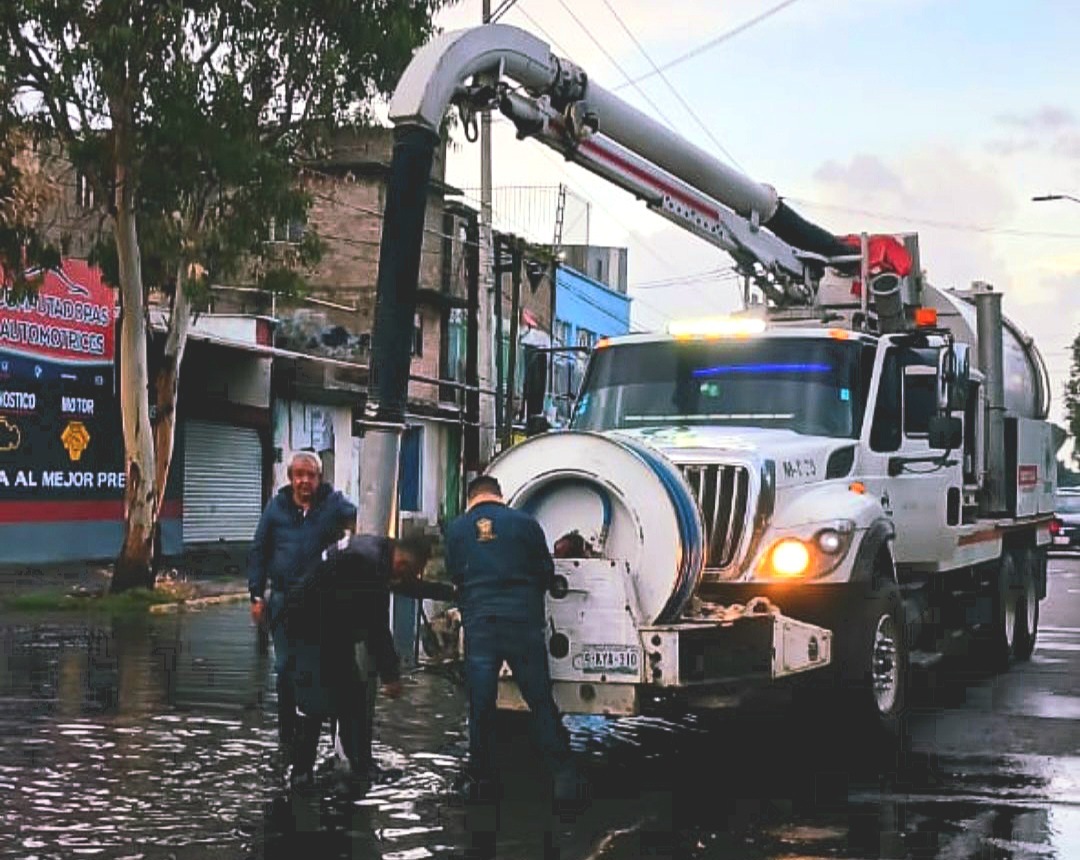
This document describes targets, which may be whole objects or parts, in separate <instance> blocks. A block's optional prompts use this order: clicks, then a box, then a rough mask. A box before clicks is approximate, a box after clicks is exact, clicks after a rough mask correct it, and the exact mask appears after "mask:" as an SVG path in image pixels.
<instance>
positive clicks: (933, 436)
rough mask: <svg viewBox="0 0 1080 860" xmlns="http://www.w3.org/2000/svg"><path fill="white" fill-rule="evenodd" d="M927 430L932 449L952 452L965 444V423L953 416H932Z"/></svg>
mask: <svg viewBox="0 0 1080 860" xmlns="http://www.w3.org/2000/svg"><path fill="white" fill-rule="evenodd" d="M927 430H928V431H929V436H930V440H929V441H930V447H931V448H937V449H941V450H944V451H952V450H955V449H956V448H959V447H960V446H961V445H963V443H964V422H963V421H961V420H960V419H959V418H954V417H952V416H951V415H932V416H931V417H930V423H929V426H928V427H927Z"/></svg>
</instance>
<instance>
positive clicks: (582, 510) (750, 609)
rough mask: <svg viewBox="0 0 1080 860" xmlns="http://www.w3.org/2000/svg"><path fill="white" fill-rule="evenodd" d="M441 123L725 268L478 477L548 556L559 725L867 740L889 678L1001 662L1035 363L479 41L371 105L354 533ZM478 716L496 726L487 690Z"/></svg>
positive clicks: (921, 292)
mask: <svg viewBox="0 0 1080 860" xmlns="http://www.w3.org/2000/svg"><path fill="white" fill-rule="evenodd" d="M451 105H456V106H457V108H458V109H459V110H460V111H461V113H462V120H463V123H464V125H465V126H466V128H469V127H470V126H471V125H472V124H473V123H474V122H475V116H476V114H477V112H478V111H481V110H500V111H501V112H502V113H503V114H504V115H505V116H507V117H508V118H509V119H510V120H511V121H513V122H514V124H515V125H516V127H517V129H518V136H519V137H520V138H533V139H535V140H537V141H539V142H541V143H543V144H545V145H547V146H550V147H552V148H553V149H555V150H557V151H559V152H560V153H562V154H563V155H564V156H565V157H566V158H567V159H569V160H572V161H574V162H575V163H577V164H579V165H581V166H583V167H585V168H586V169H588V170H591V171H593V172H595V173H597V174H598V175H601V176H603V177H605V178H606V179H608V180H609V181H611V182H613V183H614V184H616V185H618V186H619V187H621V188H624V189H626V190H627V191H629V192H631V193H632V194H634V195H635V196H636V197H638V198H639V199H641V200H643V201H644V202H645V204H646V205H647V206H648V207H650V208H651V209H653V210H654V211H656V212H657V213H659V214H660V215H662V216H663V217H666V218H668V219H669V220H671V221H673V222H675V223H677V224H679V225H680V226H682V227H684V228H685V229H688V230H690V231H691V232H692V233H694V234H695V235H697V236H699V237H701V238H702V239H703V240H705V241H707V242H709V243H711V244H713V245H714V246H716V247H718V248H720V249H722V250H723V251H725V252H727V253H728V254H729V255H730V256H731V257H732V259H733V260H734V262H735V265H736V267H737V269H738V271H739V272H740V274H741V275H742V278H743V290H744V304H745V309H744V311H742V312H741V313H738V314H734V315H732V316H730V317H726V318H715V319H710V318H696V319H692V320H687V321H683V322H673V323H672V324H671V325H670V326H669V329H668V331H666V332H663V333H656V334H635V335H628V336H625V337H619V338H613V339H610V340H604V341H601V342H600V343H598V344H597V345H596V348H595V350H594V351H593V354H592V355H591V357H590V360H589V364H588V369H587V371H586V375H585V378H584V381H583V383H582V387H581V389H580V391H579V393H578V396H577V399H576V403H575V407H574V411H573V418H572V422H571V425H570V429H567V430H562V431H553V432H549V433H544V434H541V435H538V436H535V437H533V438H530V439H528V440H526V441H524V442H521V443H519V444H517V445H514V446H513V447H511V448H509V449H507V450H506V451H504V452H502V453H501V454H500V455H499V456H498V457H496V459H495V460H494V461H493V462H492V463H491V464H490V466H489V468H488V471H489V473H490V474H491V475H493V476H495V477H496V478H497V479H498V480H499V481H500V483H501V485H502V487H503V490H504V493H505V495H506V497H507V499H508V502H509V504H511V505H513V506H515V507H520V508H523V509H525V510H527V511H529V512H531V513H532V514H533V515H534V516H535V517H536V518H537V520H538V521H539V522H540V524H541V525H542V526H543V528H544V531H545V533H546V535H547V537H548V539H549V542H550V543H551V544H552V545H553V546H556V547H557V548H558V550H559V551H558V552H557V556H558V557H557V559H556V568H557V574H556V578H555V585H554V586H553V587H552V589H551V593H550V595H549V597H548V600H547V622H548V651H549V655H550V666H551V675H552V679H553V684H554V692H555V697H556V700H557V702H558V704H559V706H560V708H561V709H562V710H563V711H564V712H569V713H581V714H609V715H631V714H637V713H641V712H642V711H644V710H647V709H648V708H649V707H650V706H651V705H652V704H653V703H656V702H657V701H665V702H667V701H671V700H675V701H678V702H681V703H683V704H685V705H687V706H689V707H694V708H723V707H729V706H731V705H732V704H738V703H739V702H741V701H744V700H745V699H746V698H747V697H748V696H750V695H753V694H754V693H755V692H757V691H761V690H763V689H765V690H768V689H778V688H781V689H783V688H792V689H802V688H804V687H808V688H813V689H820V690H824V691H826V693H827V700H828V701H830V702H832V703H834V704H835V706H836V707H837V708H838V709H839V710H840V711H841V712H842V713H844V714H847V715H849V716H851V717H853V718H855V719H856V720H858V721H859V722H860V723H862V724H865V725H867V726H871V727H874V728H875V729H884V730H886V731H888V732H896V731H898V730H899V729H900V727H901V725H902V719H903V715H904V712H905V698H906V692H907V685H908V677H909V670H910V669H911V667H912V666H913V665H929V664H932V663H934V662H935V661H937V660H939V659H940V658H941V657H942V655H946V654H949V653H953V652H956V651H965V652H967V653H968V654H970V655H972V656H975V657H977V658H978V659H979V660H981V661H983V662H984V663H986V664H987V665H989V666H991V667H993V668H994V669H1004V668H1005V667H1007V666H1008V664H1009V663H1010V662H1011V661H1014V660H1026V659H1027V658H1028V657H1030V655H1031V653H1032V650H1033V648H1034V646H1035V639H1036V636H1037V632H1038V621H1039V601H1040V600H1042V599H1043V598H1044V597H1045V595H1046V549H1047V546H1048V544H1049V542H1050V523H1051V521H1052V518H1053V501H1054V490H1055V480H1056V470H1055V459H1054V454H1055V451H1056V449H1057V443H1058V442H1059V441H1060V440H1059V438H1058V436H1057V435H1056V433H1055V430H1054V428H1052V426H1051V425H1050V424H1049V423H1048V422H1047V414H1048V410H1049V396H1050V395H1049V383H1048V376H1047V373H1046V369H1045V366H1044V364H1043V361H1042V359H1041V357H1040V356H1039V353H1038V351H1037V349H1036V348H1035V346H1034V344H1033V342H1032V340H1031V338H1030V337H1028V336H1027V335H1026V334H1025V333H1024V332H1023V331H1022V329H1020V328H1019V327H1018V326H1017V325H1016V324H1015V323H1014V322H1012V321H1010V320H1008V319H1007V318H1006V317H1004V316H1003V315H1002V310H1001V294H1000V293H999V292H996V291H995V290H994V289H993V288H992V287H991V286H990V285H988V284H984V283H979V282H975V283H973V284H972V285H971V287H970V289H965V290H962V291H957V290H946V289H940V288H937V287H935V286H933V285H932V284H931V283H930V282H929V280H928V278H927V276H926V274H925V273H924V270H923V268H922V265H921V261H920V256H919V246H918V237H917V236H915V235H911V234H904V235H873V236H871V235H867V234H853V235H847V236H838V235H834V234H833V233H831V232H829V231H827V230H825V229H823V228H821V227H819V226H817V225H814V224H811V223H810V222H808V221H806V220H805V219H803V218H802V217H800V216H799V215H798V214H797V213H795V212H794V211H792V210H791V209H790V207H788V206H787V204H785V203H784V201H782V200H781V199H780V198H779V196H778V194H777V192H776V191H775V189H773V188H771V187H770V186H768V185H764V184H760V183H757V182H754V181H752V180H750V179H748V178H747V177H745V176H743V175H742V174H741V173H739V172H737V171H735V170H733V169H732V168H730V167H728V166H727V165H725V164H723V163H721V162H720V161H718V160H717V159H715V158H714V157H712V156H711V155H710V154H709V153H706V152H704V151H703V150H701V149H699V148H697V147H696V146H694V145H693V144H691V143H689V142H688V141H686V140H684V139H682V138H680V137H679V136H678V135H676V134H675V133H674V132H672V131H671V130H669V129H667V128H666V127H664V126H662V125H660V124H659V123H657V122H655V121H654V120H652V119H651V118H649V117H647V116H646V115H644V114H642V113H641V112H639V111H637V110H636V109H635V108H633V107H632V106H630V105H628V104H626V103H624V102H622V101H621V100H620V99H619V98H617V97H616V96H614V95H613V94H612V93H610V92H608V91H606V90H604V89H602V88H601V87H600V86H598V85H597V84H596V83H595V82H594V81H592V80H591V79H590V78H589V77H588V75H587V74H586V73H585V72H584V70H582V69H580V68H579V67H578V66H576V65H575V64H573V63H571V62H570V61H568V60H566V59H564V58H560V57H556V56H555V55H553V54H552V52H551V49H550V47H549V46H548V45H547V44H546V43H544V42H543V41H542V40H540V39H538V38H536V37H535V36H533V35H531V34H529V33H527V32H524V31H522V30H519V29H516V28H513V27H509V26H505V25H486V26H483V27H478V28H474V29H471V30H464V31H459V32H455V33H448V34H444V35H443V36H440V37H439V38H437V39H435V40H434V41H433V42H431V43H430V44H429V45H427V46H426V47H424V48H423V49H421V50H420V51H419V52H418V54H417V55H416V56H415V58H414V59H413V61H412V63H411V64H410V66H409V67H408V69H407V71H406V72H405V74H404V76H403V77H402V79H401V81H400V83H399V85H398V87H397V89H396V91H395V93H394V96H393V99H392V101H391V104H390V117H391V119H392V121H393V122H394V123H395V126H396V144H395V150H394V160H393V165H392V169H391V185H390V189H389V192H388V201H387V209H386V218H385V221H384V233H383V242H382V255H381V257H380V271H379V282H378V288H377V309H376V328H375V333H374V347H373V352H374V356H373V357H374V369H375V386H374V387H373V389H372V390H371V392H370V393H369V398H368V401H367V405H366V411H365V423H364V427H363V432H364V434H365V443H364V448H363V453H362V461H361V492H362V495H363V504H362V505H361V508H362V510H364V509H365V508H366V509H367V514H366V516H368V517H369V518H371V520H372V521H371V523H370V524H369V527H373V528H384V529H389V528H390V527H391V523H392V520H393V510H392V502H390V503H387V502H380V501H379V499H380V497H381V498H382V499H386V498H387V496H391V497H396V493H394V494H388V493H387V492H386V487H387V486H392V485H393V480H394V476H395V474H396V450H397V448H396V445H397V439H398V437H399V435H400V426H401V423H402V417H403V404H404V383H403V380H404V379H405V375H404V374H403V373H402V368H404V369H405V373H406V374H407V367H408V355H407V338H406V337H398V336H397V334H396V333H397V332H399V330H402V331H404V330H405V329H404V326H406V325H407V324H410V323H411V320H412V305H411V304H410V303H411V302H414V301H415V289H416V272H417V266H418V259H419V251H420V233H421V232H422V229H423V202H424V195H425V193H426V182H427V173H428V171H429V169H430V164H431V152H432V150H433V148H434V146H435V143H436V142H437V140H438V132H439V129H440V127H441V124H442V122H443V119H444V116H445V113H446V111H447V110H448V108H450V107H451ZM401 343H405V344H406V346H405V348H402V347H401ZM365 488H366V491H365ZM380 504H381V505H382V508H380V507H379V505H380ZM387 505H389V507H387ZM500 705H501V706H503V707H507V708H516V707H522V703H521V700H520V697H519V696H518V695H517V692H516V688H515V687H514V685H513V682H512V678H509V677H506V678H504V681H503V683H502V685H501V688H500Z"/></svg>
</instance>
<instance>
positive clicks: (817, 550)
mask: <svg viewBox="0 0 1080 860" xmlns="http://www.w3.org/2000/svg"><path fill="white" fill-rule="evenodd" d="M854 534H855V524H854V523H852V522H850V521H849V520H837V521H836V522H831V523H828V524H827V525H824V526H819V527H818V528H817V529H815V530H813V531H810V532H809V533H808V534H807V533H803V534H788V535H784V536H783V537H779V538H777V539H776V540H775V541H773V543H772V544H771V545H769V547H768V548H767V549H766V550H765V552H764V554H762V556H761V558H760V561H759V562H758V565H757V574H758V576H759V577H762V578H766V579H809V578H811V577H817V576H824V575H825V574H827V573H829V572H831V571H832V570H834V569H835V568H836V567H837V566H838V565H839V564H840V562H841V561H843V559H844V556H845V555H847V551H848V550H849V549H850V548H851V540H852V537H853V536H854Z"/></svg>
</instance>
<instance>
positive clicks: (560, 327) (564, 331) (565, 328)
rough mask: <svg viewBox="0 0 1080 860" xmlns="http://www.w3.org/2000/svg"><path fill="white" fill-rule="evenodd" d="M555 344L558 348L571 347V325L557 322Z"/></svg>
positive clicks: (560, 321)
mask: <svg viewBox="0 0 1080 860" xmlns="http://www.w3.org/2000/svg"><path fill="white" fill-rule="evenodd" d="M555 344H556V346H569V345H570V323H568V322H564V321H563V320H555Z"/></svg>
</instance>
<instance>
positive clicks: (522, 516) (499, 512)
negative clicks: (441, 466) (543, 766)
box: [446, 475, 571, 793]
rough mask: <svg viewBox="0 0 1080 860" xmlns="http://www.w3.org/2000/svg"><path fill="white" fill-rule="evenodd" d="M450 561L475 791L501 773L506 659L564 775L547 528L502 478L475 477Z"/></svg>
mask: <svg viewBox="0 0 1080 860" xmlns="http://www.w3.org/2000/svg"><path fill="white" fill-rule="evenodd" d="M446 566H447V570H448V571H449V573H450V576H451V579H452V580H453V581H454V584H455V585H457V586H458V594H459V598H460V605H461V614H462V624H463V626H464V629H465V680H466V684H467V685H468V694H469V770H470V774H469V775H470V777H471V779H472V781H473V789H474V791H477V792H480V793H483V792H484V790H485V787H487V786H490V785H492V784H493V783H492V781H493V779H494V776H495V754H496V750H495V714H496V700H497V696H498V683H499V670H500V668H501V667H502V664H503V661H504V660H505V661H506V662H507V663H508V664H509V666H510V670H511V671H512V672H513V675H514V680H515V682H516V683H517V686H518V689H519V690H520V691H521V695H522V698H524V700H525V702H526V704H528V706H529V711H530V712H531V714H532V722H533V728H534V733H535V736H536V740H537V743H538V745H539V747H540V750H541V752H542V753H543V755H544V758H545V760H546V762H547V764H548V767H549V769H550V770H551V771H552V773H553V774H554V775H556V777H557V778H558V781H559V782H563V781H565V779H566V778H567V777H568V776H570V775H571V771H570V769H569V744H568V743H567V739H566V735H565V731H564V729H563V727H562V725H561V723H560V718H559V713H558V709H557V708H556V706H555V701H554V699H553V698H552V693H551V677H550V674H549V671H548V655H547V645H546V641H545V633H544V594H545V592H547V591H548V589H549V588H550V586H551V584H552V582H553V578H554V575H555V567H554V563H553V562H552V559H551V553H550V552H549V551H548V546H547V539H546V537H545V536H544V531H543V529H542V528H541V527H540V525H539V523H537V522H536V520H535V519H533V518H532V517H531V516H529V515H528V514H527V513H525V512H524V511H519V510H515V509H513V508H511V507H509V506H508V505H507V504H506V503H505V502H504V501H503V497H502V489H501V487H500V486H499V482H498V481H497V480H496V479H495V478H492V477H490V476H487V475H482V476H481V477H479V478H476V479H475V480H474V481H473V482H472V483H471V484H470V485H469V490H468V509H467V510H466V512H465V513H464V514H462V515H461V516H460V517H458V518H457V519H455V520H454V521H453V522H452V523H450V525H449V527H448V528H447V533H446Z"/></svg>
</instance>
